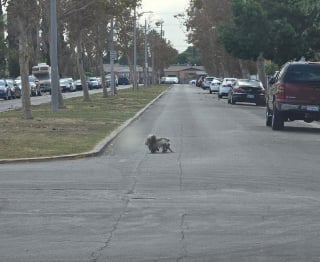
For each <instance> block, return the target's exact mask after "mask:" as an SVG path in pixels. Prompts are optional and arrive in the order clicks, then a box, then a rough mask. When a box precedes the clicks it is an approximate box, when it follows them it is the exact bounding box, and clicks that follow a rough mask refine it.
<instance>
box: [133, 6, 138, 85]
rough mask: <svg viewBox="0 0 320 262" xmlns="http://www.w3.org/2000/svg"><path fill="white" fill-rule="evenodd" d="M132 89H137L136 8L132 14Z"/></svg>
mask: <svg viewBox="0 0 320 262" xmlns="http://www.w3.org/2000/svg"><path fill="white" fill-rule="evenodd" d="M133 90H134V91H137V90H138V84H137V10H136V7H135V8H134V14H133Z"/></svg>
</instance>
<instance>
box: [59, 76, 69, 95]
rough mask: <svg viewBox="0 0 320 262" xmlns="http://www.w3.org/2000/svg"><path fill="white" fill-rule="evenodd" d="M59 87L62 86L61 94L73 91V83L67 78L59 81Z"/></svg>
mask: <svg viewBox="0 0 320 262" xmlns="http://www.w3.org/2000/svg"><path fill="white" fill-rule="evenodd" d="M59 85H60V89H61V92H70V91H71V83H70V81H69V80H68V79H67V78H61V79H60V80H59Z"/></svg>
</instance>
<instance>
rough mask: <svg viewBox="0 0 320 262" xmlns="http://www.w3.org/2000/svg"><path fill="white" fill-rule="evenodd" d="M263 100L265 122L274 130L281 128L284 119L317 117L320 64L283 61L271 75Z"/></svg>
mask: <svg viewBox="0 0 320 262" xmlns="http://www.w3.org/2000/svg"><path fill="white" fill-rule="evenodd" d="M266 103H267V107H266V125H267V126H271V127H272V129H273V130H280V129H283V128H284V122H286V121H294V120H303V121H305V122H307V123H310V122H312V121H315V120H320V63H316V62H304V61H299V62H288V63H286V64H285V65H284V66H283V67H282V68H281V70H280V72H279V74H278V75H277V76H275V77H273V78H271V80H270V82H269V88H268V89H267V95H266Z"/></svg>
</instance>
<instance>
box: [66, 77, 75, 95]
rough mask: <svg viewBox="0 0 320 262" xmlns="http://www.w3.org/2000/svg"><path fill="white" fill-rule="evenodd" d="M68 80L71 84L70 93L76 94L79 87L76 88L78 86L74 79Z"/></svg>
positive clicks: (69, 78)
mask: <svg viewBox="0 0 320 262" xmlns="http://www.w3.org/2000/svg"><path fill="white" fill-rule="evenodd" d="M66 80H67V81H68V82H69V84H70V92H75V91H77V87H76V84H75V81H74V80H73V78H72V77H67V78H66Z"/></svg>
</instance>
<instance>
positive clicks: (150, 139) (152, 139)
mask: <svg viewBox="0 0 320 262" xmlns="http://www.w3.org/2000/svg"><path fill="white" fill-rule="evenodd" d="M156 142H157V138H156V136H155V135H148V137H147V140H146V142H145V145H146V146H151V145H154V144H155V143H156Z"/></svg>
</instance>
